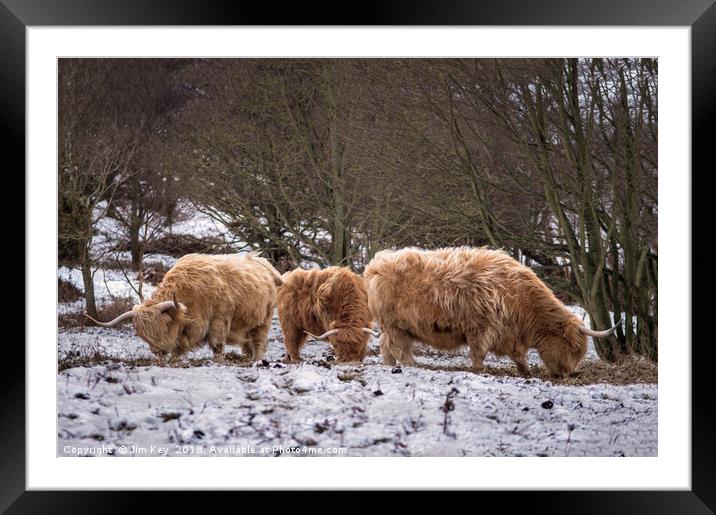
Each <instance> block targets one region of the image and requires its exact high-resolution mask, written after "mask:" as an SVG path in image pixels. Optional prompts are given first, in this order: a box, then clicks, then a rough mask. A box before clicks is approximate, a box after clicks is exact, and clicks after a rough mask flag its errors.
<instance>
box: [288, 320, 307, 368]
mask: <svg viewBox="0 0 716 515" xmlns="http://www.w3.org/2000/svg"><path fill="white" fill-rule="evenodd" d="M281 328H282V330H283V344H284V345H285V346H286V361H293V362H298V361H301V356H300V351H301V347H303V344H304V343H306V339H307V338H308V335H307V334H306V333H304V332H303V330H302V329H300V328H298V327H295V326H290V327H289V326H282V327H281Z"/></svg>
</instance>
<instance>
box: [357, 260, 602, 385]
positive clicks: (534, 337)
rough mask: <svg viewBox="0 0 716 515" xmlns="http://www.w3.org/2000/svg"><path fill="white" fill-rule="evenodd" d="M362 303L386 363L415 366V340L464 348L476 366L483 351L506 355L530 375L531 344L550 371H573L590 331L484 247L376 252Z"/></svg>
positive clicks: (522, 269)
mask: <svg viewBox="0 0 716 515" xmlns="http://www.w3.org/2000/svg"><path fill="white" fill-rule="evenodd" d="M364 276H365V279H366V285H367V287H368V304H369V307H370V310H371V312H372V314H373V316H374V318H375V319H376V320H377V321H378V322H379V323H380V326H381V329H382V331H383V334H382V336H381V339H380V349H381V354H382V356H383V359H384V361H385V363H386V364H389V365H393V364H395V362H396V360H397V361H398V362H400V363H401V364H403V365H414V364H415V359H414V357H413V352H412V346H413V341H414V340H419V341H421V342H424V343H427V344H429V345H431V346H433V347H436V348H438V349H446V350H448V349H455V348H457V347H459V346H462V345H467V346H468V347H469V348H470V357H471V358H472V364H473V368H474V369H475V371H481V370H483V368H484V365H483V360H484V358H485V355H486V354H487V353H488V352H492V353H494V354H496V355H498V356H509V357H510V358H512V360H513V361H514V362H515V364H516V365H517V369H518V371H519V372H520V373H521V374H522V375H525V376H527V375H529V374H530V371H529V367H528V366H527V361H526V355H527V351H528V349H530V348H532V347H534V348H536V349H537V351H538V352H539V355H540V358H541V359H542V361H543V363H544V364H545V366H546V367H547V370H548V371H549V372H550V373H551V374H553V375H555V376H565V375H567V374H570V373H571V372H573V371H574V370H575V369H576V367H577V365H578V364H579V362H580V360H581V359H582V358H583V357H584V355H585V353H586V351H587V335H591V336H597V337H604V336H608V335H609V334H611V333H612V332H614V330H615V329H616V326H615V327H613V328H611V329H609V330H607V331H592V330H591V329H588V328H586V327H584V325H583V324H582V322H581V320H580V319H579V318H577V317H576V316H575V315H574V314H573V313H572V312H570V311H569V310H568V309H567V308H566V307H565V306H564V304H562V302H560V301H559V300H558V299H557V298H556V297H555V296H554V294H553V293H552V291H551V290H550V289H549V288H548V287H547V286H546V285H545V284H544V283H543V282H542V281H541V280H540V279H539V278H538V277H537V275H535V273H534V272H533V271H532V270H531V269H530V268H528V267H526V266H524V265H522V264H520V263H519V262H517V261H516V260H514V259H513V258H511V257H510V256H509V255H507V254H506V253H504V252H502V251H497V250H490V249H487V248H469V247H460V248H445V249H439V250H434V251H428V250H420V249H415V248H407V249H402V250H396V251H391V250H384V251H381V252H378V253H377V254H376V255H375V257H374V258H373V259H372V260H371V262H370V263H369V264H368V266H367V267H366V269H365V273H364Z"/></svg>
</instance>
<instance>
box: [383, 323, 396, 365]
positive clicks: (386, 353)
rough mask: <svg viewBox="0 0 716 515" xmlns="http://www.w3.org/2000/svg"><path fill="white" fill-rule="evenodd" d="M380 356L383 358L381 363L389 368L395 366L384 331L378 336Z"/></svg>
mask: <svg viewBox="0 0 716 515" xmlns="http://www.w3.org/2000/svg"><path fill="white" fill-rule="evenodd" d="M380 355H381V356H383V363H385V364H386V365H390V366H393V365H395V356H393V352H392V351H391V350H390V341H389V338H388V335H387V334H386V333H385V331H383V334H381V335H380Z"/></svg>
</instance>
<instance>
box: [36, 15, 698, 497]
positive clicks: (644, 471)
mask: <svg viewBox="0 0 716 515" xmlns="http://www.w3.org/2000/svg"><path fill="white" fill-rule="evenodd" d="M690 38H691V32H690V29H689V28H688V27H678V28H633V27H626V28H594V27H590V28H577V27H559V28H554V27H553V28H525V27H522V28H478V27H456V28H445V27H435V28H413V27H410V28H346V29H343V28H341V29H336V28H235V27H229V28H227V27H221V28H218V27H217V28H206V27H202V28H148V27H142V28H105V27H91V28H69V27H61V28H47V27H30V28H28V31H27V43H28V45H27V58H28V59H27V79H28V81H27V87H28V89H27V117H28V118H27V121H28V123H27V150H26V151H27V166H28V170H27V192H28V197H27V212H26V219H27V231H28V233H27V249H26V250H27V254H26V255H27V256H28V263H27V265H28V266H27V270H29V271H31V273H30V274H29V275H28V277H27V309H26V313H27V320H26V323H27V333H26V334H27V341H26V344H27V348H26V353H27V487H28V489H30V490H35V489H46V488H68V489H72V488H76V489H79V488H81V489H88V488H89V489H93V488H97V489H99V488H102V489H108V488H125V489H126V488H131V489H154V488H162V489H182V488H199V489H224V488H227V489H228V488H411V489H416V488H426V487H433V488H483V489H509V488H522V489H556V488H571V489H576V488H580V489H585V488H586V489H631V488H639V489H665V488H670V489H687V490H688V489H690V485H691V477H690V452H691V445H690V444H691V436H690V435H691V432H690V420H691V413H690V406H691V396H690V361H691V331H690V327H691V326H690V323H691V320H690V313H691V309H690V299H691V295H690V264H691V256H690V249H691V242H690V234H691V223H690V215H689V207H690V167H691V161H690V142H691V132H690V108H691V95H690V92H691V78H690V77H691V74H690ZM566 55H569V56H658V57H659V100H660V102H659V117H660V124H659V240H660V247H661V255H660V270H661V271H662V273H661V274H660V277H659V279H660V286H661V287H660V299H661V304H660V306H659V315H660V319H661V334H660V336H661V338H660V340H661V342H663V344H662V345H661V348H660V349H659V355H660V362H659V417H658V418H659V455H658V457H657V458H576V457H575V458H548V459H544V458H541V459H540V458H510V459H507V458H398V457H390V458H331V459H330V460H329V459H300V458H298V459H281V460H269V459H260V458H256V459H251V460H250V461H248V462H247V461H242V460H244V458H222V459H211V460H210V461H207V460H208V458H207V459H204V458H169V459H160V458H127V459H117V458H93V459H81V458H56V457H55V455H56V449H57V447H56V445H57V444H56V434H55V427H56V422H57V412H56V409H57V408H56V397H55V390H56V362H55V355H56V353H55V345H56V335H55V328H56V305H55V300H54V298H53V296H52V295H47V293H48V292H51V291H53V287H52V286H51V285H54V284H55V281H56V279H57V276H56V269H55V256H56V237H55V233H54V232H53V229H52V228H53V227H56V222H57V211H56V208H55V206H56V198H57V189H56V188H57V186H56V172H57V166H56V131H57V119H56V112H57V111H56V59H57V57H60V56H63V57H71V56H97V57H102V56H137V57H139V56H152V57H156V56H166V57H171V56H174V57H182V56H216V57H219V56H224V57H237V56H252V57H259V56H331V57H333V56H335V57H341V56H353V57H377V56H384V57H391V56H426V57H427V56H433V57H448V56H466V57H467V56H485V57H495V56H533V57H537V56H566ZM30 307H31V308H32V309H30ZM685 328H688V329H685ZM190 467H191V468H190Z"/></svg>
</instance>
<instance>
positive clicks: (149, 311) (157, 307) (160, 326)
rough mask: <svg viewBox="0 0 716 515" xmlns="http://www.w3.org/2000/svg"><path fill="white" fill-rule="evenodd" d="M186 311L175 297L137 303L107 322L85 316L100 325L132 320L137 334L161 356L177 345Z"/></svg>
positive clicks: (112, 324)
mask: <svg viewBox="0 0 716 515" xmlns="http://www.w3.org/2000/svg"><path fill="white" fill-rule="evenodd" d="M186 313H187V307H186V306H185V305H184V304H181V303H180V302H177V300H176V298H175V299H174V300H167V301H164V302H159V303H157V304H147V303H142V304H137V305H136V306H134V307H133V308H132V310H131V311H127V312H126V313H122V314H121V315H119V316H118V317H117V318H115V319H114V320H111V321H109V322H100V321H98V320H95V319H94V318H92V317H91V316H89V315H88V314H87V313H85V316H86V317H87V318H89V319H90V320H92V321H93V322H94V323H96V324H97V325H99V326H102V327H114V326H116V325H117V324H119V323H121V322H123V321H125V320H133V321H134V328H135V329H136V331H137V335H138V336H139V337H140V338H142V339H143V340H144V341H145V342H147V343H148V344H149V349H150V350H151V351H152V352H153V353H154V354H155V355H157V356H163V355H165V354H167V353H169V352H171V351H173V350H174V349H175V348H176V347H177V340H178V338H179V337H180V336H181V331H182V328H183V327H184V316H185V315H186Z"/></svg>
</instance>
